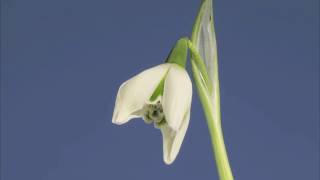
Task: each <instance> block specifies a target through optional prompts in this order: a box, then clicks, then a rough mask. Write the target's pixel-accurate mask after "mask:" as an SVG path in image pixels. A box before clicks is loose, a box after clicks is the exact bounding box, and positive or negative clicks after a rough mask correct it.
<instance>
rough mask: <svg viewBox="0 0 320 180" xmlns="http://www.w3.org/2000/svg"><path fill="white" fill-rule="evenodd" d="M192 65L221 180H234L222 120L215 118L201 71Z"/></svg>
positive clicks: (192, 62)
mask: <svg viewBox="0 0 320 180" xmlns="http://www.w3.org/2000/svg"><path fill="white" fill-rule="evenodd" d="M191 64H192V70H193V77H194V80H195V83H196V86H197V90H198V94H199V97H200V101H201V104H202V107H203V110H204V113H205V116H206V120H207V124H208V128H209V132H210V137H211V143H212V148H213V150H214V156H215V160H216V166H217V169H218V173H219V177H220V180H233V175H232V171H231V168H230V164H229V160H228V155H227V151H226V148H225V144H224V139H223V133H222V128H221V123H220V119H217V118H215V117H216V116H215V114H214V113H215V112H214V110H215V109H214V107H213V104H212V101H211V96H210V95H209V93H208V91H207V88H206V87H205V84H204V81H203V78H202V77H201V72H200V71H199V69H198V67H197V65H196V63H195V61H194V60H192V61H191Z"/></svg>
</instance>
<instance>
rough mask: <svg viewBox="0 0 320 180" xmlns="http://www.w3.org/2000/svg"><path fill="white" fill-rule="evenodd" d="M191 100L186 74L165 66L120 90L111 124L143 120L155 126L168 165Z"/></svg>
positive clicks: (179, 140) (184, 126)
mask: <svg viewBox="0 0 320 180" xmlns="http://www.w3.org/2000/svg"><path fill="white" fill-rule="evenodd" d="M191 99H192V83H191V80H190V78H189V76H188V73H187V72H186V70H185V69H184V68H182V67H180V66H179V65H176V64H173V63H164V64H161V65H158V66H155V67H153V68H150V69H147V70H145V71H143V72H141V73H140V74H138V75H136V76H134V77H132V78H131V79H129V80H127V81H126V82H124V83H123V84H122V85H121V86H120V88H119V91H118V95H117V99H116V103H115V109H114V113H113V118H112V122H113V123H115V124H118V125H121V124H124V123H126V122H128V121H129V120H130V119H132V118H138V117H142V118H143V119H144V121H145V122H146V123H154V125H155V127H157V128H159V129H160V130H161V133H162V137H163V138H162V139H163V159H164V162H165V163H166V164H171V163H172V162H173V161H174V160H175V158H176V156H177V154H178V152H179V149H180V147H181V144H182V141H183V139H184V136H185V133H186V131H187V128H188V125H189V119H190V107H191Z"/></svg>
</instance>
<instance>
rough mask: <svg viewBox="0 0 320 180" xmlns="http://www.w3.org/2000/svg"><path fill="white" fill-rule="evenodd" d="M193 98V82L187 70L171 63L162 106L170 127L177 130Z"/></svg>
mask: <svg viewBox="0 0 320 180" xmlns="http://www.w3.org/2000/svg"><path fill="white" fill-rule="evenodd" d="M191 100H192V83H191V80H190V78H189V75H188V73H187V71H186V70H185V69H183V68H181V67H180V66H178V65H175V64H171V67H170V69H169V72H168V75H167V76H166V80H165V83H164V92H163V99H162V107H163V111H164V114H165V117H166V121H167V123H168V125H169V126H170V128H172V129H173V130H175V131H177V130H178V129H179V128H180V126H181V124H182V120H183V118H184V115H185V112H187V110H188V109H189V108H190V106H191Z"/></svg>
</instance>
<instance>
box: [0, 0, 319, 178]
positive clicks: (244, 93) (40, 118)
mask: <svg viewBox="0 0 320 180" xmlns="http://www.w3.org/2000/svg"><path fill="white" fill-rule="evenodd" d="M199 4H200V1H198V0H189V1H186V0H134V1H132V0H121V1H119V0H91V1H88V0H87V1H84V0H54V1H53V0H28V1H26V0H3V1H2V6H1V45H2V47H1V50H2V52H1V61H2V62H1V93H2V94H1V178H2V179H3V180H22V179H23V180H106V179H108V180H109V179H110V180H113V179H116V180H122V179H154V180H157V179H159V180H160V179H184V180H186V179H190V180H194V179H203V180H204V179H218V178H217V172H216V169H215V163H214V161H213V158H212V156H211V155H212V150H211V145H210V139H209V136H208V131H207V127H206V122H205V119H204V116H203V112H202V109H201V105H200V103H199V100H198V98H197V95H196V93H194V96H193V104H192V115H191V122H190V126H189V129H188V132H187V135H186V137H185V141H184V144H183V146H182V148H181V151H180V154H179V156H178V158H177V159H176V161H175V162H174V164H173V165H171V166H166V165H165V164H164V163H163V161H162V142H161V135H160V132H159V131H157V130H155V129H153V128H152V126H147V125H145V124H144V123H143V121H142V120H134V121H131V122H130V123H129V124H126V125H124V126H116V125H113V124H111V117H112V112H113V106H114V101H115V96H116V93H117V90H118V87H119V85H120V84H121V83H122V82H123V81H125V80H127V79H128V78H130V77H131V76H133V75H134V74H136V73H138V72H140V71H142V70H143V69H146V68H148V67H151V66H154V65H157V64H159V63H162V62H163V61H164V59H165V58H166V56H167V54H168V52H169V50H170V49H171V47H172V46H173V44H174V42H175V41H176V40H177V39H178V38H179V37H181V36H188V35H189V34H190V32H191V28H192V25H193V21H194V19H195V16H196V14H197V10H198V7H199ZM214 14H215V20H216V24H215V26H216V31H217V39H218V46H219V50H218V51H219V61H220V64H219V66H220V67H219V68H220V80H221V105H222V121H223V129H224V134H225V140H226V144H227V148H228V152H229V156H230V161H231V164H232V167H233V172H234V176H235V179H239V180H271V179H272V180H318V179H319V174H318V173H319V172H318V171H319V144H318V143H319V94H318V93H319V34H318V33H319V1H317V0H303V1H302V0H264V1H257V0H241V1H239V0H216V2H215V12H214Z"/></svg>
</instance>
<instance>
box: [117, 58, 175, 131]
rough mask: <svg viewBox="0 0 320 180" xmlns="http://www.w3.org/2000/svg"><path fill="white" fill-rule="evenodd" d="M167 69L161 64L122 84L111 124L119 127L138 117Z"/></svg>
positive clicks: (166, 65) (165, 65)
mask: <svg viewBox="0 0 320 180" xmlns="http://www.w3.org/2000/svg"><path fill="white" fill-rule="evenodd" d="M169 67H170V66H169V65H168V64H161V65H158V66H155V67H153V68H150V69H147V70H145V71H143V72H141V73H139V74H138V75H136V76H134V77H132V78H131V79H129V80H127V81H126V82H124V83H123V84H122V85H121V86H120V88H119V91H118V95H117V99H116V103H115V108H114V112H113V117H112V122H113V123H115V124H119V125H120V124H124V123H126V122H128V121H129V120H130V119H132V118H136V117H139V116H140V115H141V114H140V112H139V111H140V110H141V109H142V108H143V106H144V104H145V102H146V101H148V100H149V98H150V97H151V95H152V94H153V92H154V90H155V89H156V87H157V86H158V84H159V83H160V81H161V80H162V78H164V76H165V75H166V73H167V71H168V69H169Z"/></svg>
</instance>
